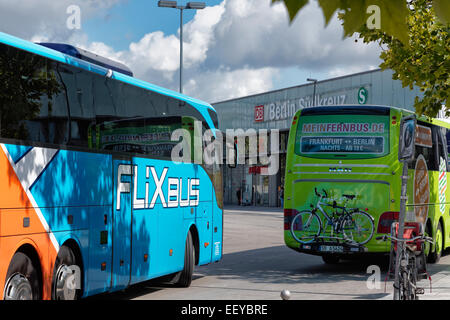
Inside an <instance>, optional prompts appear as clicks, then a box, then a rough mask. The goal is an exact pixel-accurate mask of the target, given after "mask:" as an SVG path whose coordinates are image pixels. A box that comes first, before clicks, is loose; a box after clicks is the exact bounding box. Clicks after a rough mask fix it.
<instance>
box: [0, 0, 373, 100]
mask: <svg viewBox="0 0 450 320" xmlns="http://www.w3.org/2000/svg"><path fill="white" fill-rule="evenodd" d="M157 2H158V1H157V0H95V1H92V0H58V1H54V0H26V1H19V2H11V1H10V0H0V31H2V32H6V33H9V34H12V35H15V36H18V37H21V38H24V39H27V40H31V41H35V42H43V41H48V42H65V43H70V44H73V45H75V46H79V47H82V48H84V49H87V50H89V51H92V52H95V53H97V54H99V55H103V56H107V57H109V58H111V59H115V60H118V61H121V62H123V63H125V64H126V65H128V66H129V67H130V68H131V69H132V70H133V71H134V73H135V76H136V77H137V78H140V79H142V80H145V81H148V82H151V83H154V84H156V85H160V86H163V87H166V88H169V89H172V90H178V82H179V78H178V76H179V33H178V30H179V23H180V20H179V19H180V17H179V10H175V9H170V8H159V7H158V6H157ZM178 2H179V3H180V4H186V3H187V2H188V1H183V0H179V1H178ZM206 3H207V8H205V9H203V10H198V11H196V10H186V11H185V13H184V41H183V43H184V59H183V61H184V62H183V63H184V68H183V71H184V79H183V86H184V92H185V93H186V94H188V95H191V96H194V97H196V98H199V99H203V100H205V101H207V102H217V101H222V100H226V99H231V98H236V97H241V96H245V95H250V94H256V93H261V92H266V91H269V90H276V89H280V88H284V87H290V86H295V85H300V84H304V83H306V78H308V77H312V78H316V79H319V80H324V79H327V78H332V77H337V76H342V75H346V74H351V73H355V72H360V71H366V70H369V69H374V68H376V67H377V66H378V65H379V63H380V59H379V53H380V49H379V48H378V46H377V45H369V46H367V45H365V44H362V43H361V42H355V41H354V40H355V39H354V38H349V39H343V37H342V34H343V30H342V26H341V22H340V21H339V20H338V19H337V18H336V17H335V18H334V19H332V21H331V23H330V24H329V25H328V26H327V27H325V25H324V19H323V15H322V12H321V10H320V9H319V8H318V5H317V1H316V0H310V4H309V5H308V6H307V7H305V9H304V10H302V12H301V13H300V14H299V15H298V16H297V18H296V20H295V21H294V23H292V24H291V25H290V24H289V22H288V17H287V12H286V9H285V7H284V5H283V4H275V5H271V0H208V1H206ZM74 4H75V5H77V6H79V7H80V9H81V29H75V30H69V29H68V28H67V26H66V22H67V19H68V17H69V16H68V14H67V12H66V11H67V8H68V7H69V6H70V5H74ZM18 21H20V23H18Z"/></svg>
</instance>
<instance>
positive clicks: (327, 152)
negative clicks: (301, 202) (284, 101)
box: [295, 114, 389, 159]
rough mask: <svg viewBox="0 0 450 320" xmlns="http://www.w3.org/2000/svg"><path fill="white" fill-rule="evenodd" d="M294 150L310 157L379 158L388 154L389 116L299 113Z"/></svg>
mask: <svg viewBox="0 0 450 320" xmlns="http://www.w3.org/2000/svg"><path fill="white" fill-rule="evenodd" d="M295 153H296V154H297V155H301V156H305V157H310V158H325V159H334V158H347V159H367V158H378V157H382V156H385V155H387V154H389V116H382V115H357V114H347V115H342V114H340V115H325V116H324V115H320V116H318V115H307V116H300V119H299V123H298V126H297V132H296V138H295Z"/></svg>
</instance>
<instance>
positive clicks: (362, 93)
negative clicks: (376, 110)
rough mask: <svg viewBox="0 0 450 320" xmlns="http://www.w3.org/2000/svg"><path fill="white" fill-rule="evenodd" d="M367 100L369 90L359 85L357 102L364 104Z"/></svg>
mask: <svg viewBox="0 0 450 320" xmlns="http://www.w3.org/2000/svg"><path fill="white" fill-rule="evenodd" d="M367 100H369V91H367V89H366V88H364V87H361V88H359V90H358V103H359V104H366V103H367Z"/></svg>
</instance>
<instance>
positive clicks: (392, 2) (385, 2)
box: [272, 0, 450, 44]
mask: <svg viewBox="0 0 450 320" xmlns="http://www.w3.org/2000/svg"><path fill="white" fill-rule="evenodd" d="M309 1H310V0H272V3H276V2H283V3H284V4H285V6H286V8H287V10H288V13H289V18H290V20H291V22H292V21H293V20H294V19H295V17H296V15H297V13H298V12H299V11H300V10H301V9H302V8H303V7H304V6H305V5H306V4H308V3H309ZM317 1H318V2H319V5H320V7H321V8H322V12H323V14H324V17H325V21H326V24H328V23H329V22H330V20H331V18H332V17H333V15H334V14H335V13H336V12H341V13H343V16H342V20H343V25H344V35H345V36H349V35H352V34H353V33H355V32H357V31H358V30H359V29H360V28H361V27H362V26H363V25H364V24H365V23H366V21H367V19H368V18H369V17H370V13H368V12H367V8H368V7H369V6H371V5H377V6H378V7H379V8H380V10H381V30H383V31H384V32H386V33H387V34H389V35H391V36H394V37H395V38H397V39H399V40H400V41H402V42H403V43H405V44H407V43H408V29H407V27H406V24H405V21H406V19H407V16H408V3H410V2H414V0H317ZM430 3H432V5H433V7H434V9H435V13H436V15H437V16H438V18H439V20H440V22H441V23H443V24H448V23H450V1H449V0H430Z"/></svg>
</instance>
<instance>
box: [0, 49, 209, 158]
mask: <svg viewBox="0 0 450 320" xmlns="http://www.w3.org/2000/svg"><path fill="white" fill-rule="evenodd" d="M0 85H1V86H2V87H3V88H4V89H3V92H4V93H5V94H4V95H2V96H1V97H0V105H1V106H2V108H1V109H0V110H1V114H0V118H1V122H0V125H1V127H0V137H3V138H11V139H20V140H26V141H30V142H39V143H50V144H58V145H69V146H75V147H86V148H92V149H96V150H101V149H103V150H111V151H117V152H130V153H138V154H146V155H149V156H154V157H157V158H164V159H170V153H171V150H172V148H173V146H174V145H176V144H177V143H178V142H173V141H170V137H171V134H172V133H173V131H174V130H176V129H186V130H187V131H188V132H190V133H191V135H192V138H193V133H194V122H195V121H200V122H201V123H202V126H203V127H204V128H205V127H206V129H208V128H209V127H208V125H207V123H206V121H205V119H204V118H203V116H202V115H201V114H200V112H199V111H198V110H197V109H195V108H193V107H192V106H190V105H189V104H187V103H186V102H184V101H181V100H178V99H175V98H173V97H169V96H165V95H162V94H159V93H157V92H153V91H150V90H146V89H144V88H140V87H137V86H133V85H130V84H128V83H125V82H121V81H117V80H114V79H111V78H107V77H104V76H102V75H100V74H97V73H93V72H89V71H86V70H84V69H80V68H76V67H73V66H70V65H65V64H61V63H57V62H56V61H53V60H49V59H46V58H43V57H40V56H37V55H34V54H32V53H29V52H26V51H23V50H19V49H16V48H14V47H10V46H7V45H4V44H0ZM209 114H210V115H211V116H212V115H214V117H213V118H212V120H213V123H217V115H216V114H215V113H214V112H212V111H210V112H209ZM203 131H204V129H203ZM192 151H193V150H192ZM192 153H193V152H192Z"/></svg>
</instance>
